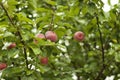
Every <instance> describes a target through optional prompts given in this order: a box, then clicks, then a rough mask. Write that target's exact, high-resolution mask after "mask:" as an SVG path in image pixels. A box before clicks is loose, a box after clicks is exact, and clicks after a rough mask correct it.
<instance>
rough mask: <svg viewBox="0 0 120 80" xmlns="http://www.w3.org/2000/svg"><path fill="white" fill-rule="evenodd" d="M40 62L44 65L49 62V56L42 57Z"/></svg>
mask: <svg viewBox="0 0 120 80" xmlns="http://www.w3.org/2000/svg"><path fill="white" fill-rule="evenodd" d="M40 62H41V63H42V64H44V65H46V64H48V57H41V58H40Z"/></svg>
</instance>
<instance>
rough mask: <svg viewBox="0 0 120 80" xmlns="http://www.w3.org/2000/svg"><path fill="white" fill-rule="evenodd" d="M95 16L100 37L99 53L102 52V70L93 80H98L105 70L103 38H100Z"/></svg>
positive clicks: (100, 33)
mask: <svg viewBox="0 0 120 80" xmlns="http://www.w3.org/2000/svg"><path fill="white" fill-rule="evenodd" d="M95 16H96V20H97V27H98V31H99V35H100V42H101V52H102V68H101V70H100V72H99V73H98V76H97V77H96V79H95V80H99V77H100V76H101V75H103V71H104V70H105V52H104V45H103V44H104V43H103V36H102V32H101V30H100V25H99V18H98V15H97V14H95Z"/></svg>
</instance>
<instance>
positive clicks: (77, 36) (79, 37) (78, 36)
mask: <svg viewBox="0 0 120 80" xmlns="http://www.w3.org/2000/svg"><path fill="white" fill-rule="evenodd" d="M84 37H85V35H84V33H83V32H81V31H77V32H75V34H74V39H75V40H77V41H83V39H84Z"/></svg>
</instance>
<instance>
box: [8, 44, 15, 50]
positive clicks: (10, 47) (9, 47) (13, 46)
mask: <svg viewBox="0 0 120 80" xmlns="http://www.w3.org/2000/svg"><path fill="white" fill-rule="evenodd" d="M15 47H16V44H15V43H11V44H10V45H9V46H8V47H7V48H8V49H12V48H15Z"/></svg>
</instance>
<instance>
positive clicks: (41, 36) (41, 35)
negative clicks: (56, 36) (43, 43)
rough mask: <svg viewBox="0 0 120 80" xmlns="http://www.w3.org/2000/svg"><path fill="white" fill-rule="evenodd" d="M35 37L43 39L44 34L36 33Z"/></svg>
mask: <svg viewBox="0 0 120 80" xmlns="http://www.w3.org/2000/svg"><path fill="white" fill-rule="evenodd" d="M36 37H37V38H40V39H45V35H44V34H42V33H39V34H37V35H36Z"/></svg>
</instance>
